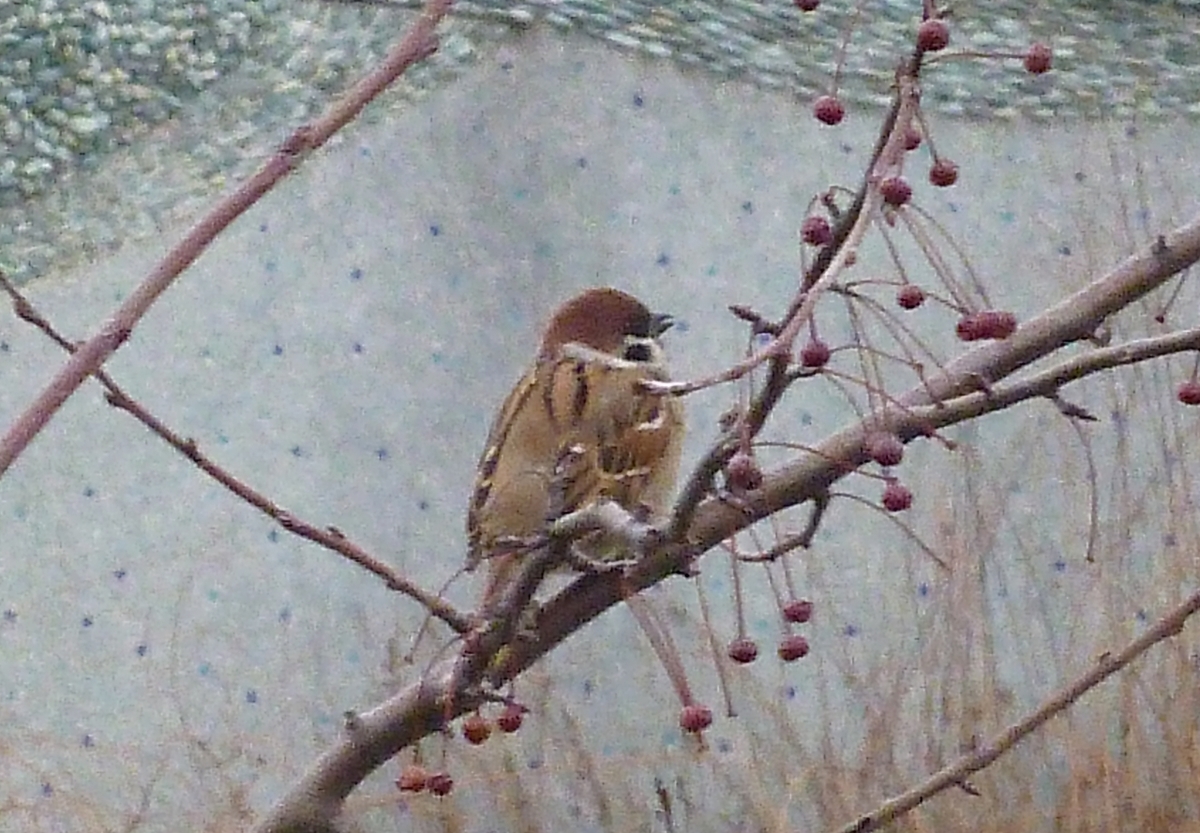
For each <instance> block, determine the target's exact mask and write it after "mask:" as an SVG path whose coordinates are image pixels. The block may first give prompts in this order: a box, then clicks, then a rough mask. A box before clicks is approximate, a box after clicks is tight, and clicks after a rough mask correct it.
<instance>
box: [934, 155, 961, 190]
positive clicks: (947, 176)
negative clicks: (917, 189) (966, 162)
mask: <svg viewBox="0 0 1200 833" xmlns="http://www.w3.org/2000/svg"><path fill="white" fill-rule="evenodd" d="M929 181H930V182H932V183H933V184H934V185H936V186H937V187H938V188H949V187H950V186H951V185H953V184H954V183H956V182H958V165H955V164H954V163H953V162H951V161H950V160H949V159H939V160H937V161H936V162H934V163H933V167H931V168H930V169H929Z"/></svg>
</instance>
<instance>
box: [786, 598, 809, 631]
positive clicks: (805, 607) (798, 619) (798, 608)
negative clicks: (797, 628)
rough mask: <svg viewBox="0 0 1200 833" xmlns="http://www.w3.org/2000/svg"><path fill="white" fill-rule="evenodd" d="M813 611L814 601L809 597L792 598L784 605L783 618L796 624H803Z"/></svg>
mask: <svg viewBox="0 0 1200 833" xmlns="http://www.w3.org/2000/svg"><path fill="white" fill-rule="evenodd" d="M812 613H813V603H812V602H810V601H809V600H808V599H792V600H791V601H790V602H788V603H787V604H785V605H784V606H783V618H784V619H786V620H787V621H789V622H791V623H792V624H795V625H803V624H804V623H805V622H807V621H808V620H809V619H811V618H812Z"/></svg>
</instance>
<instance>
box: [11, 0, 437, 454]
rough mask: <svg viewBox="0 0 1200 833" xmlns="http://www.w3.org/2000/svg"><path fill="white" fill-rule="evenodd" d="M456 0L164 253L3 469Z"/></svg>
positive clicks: (430, 8) (420, 55) (392, 74)
mask: <svg viewBox="0 0 1200 833" xmlns="http://www.w3.org/2000/svg"><path fill="white" fill-rule="evenodd" d="M450 4H451V0H429V2H428V3H427V4H426V6H425V9H424V10H423V11H422V12H421V14H420V16H419V17H418V18H417V20H416V21H415V22H414V23H413V25H412V27H411V28H410V29H409V30H408V32H407V34H405V36H404V38H403V39H402V40H401V41H400V42H399V43H398V44H397V45H396V46H395V47H393V48H392V50H391V51H390V52H389V53H388V55H387V57H385V58H384V60H383V62H382V63H381V64H380V65H379V66H378V67H376V68H375V69H374V70H372V71H371V72H370V73H368V74H367V75H366V76H365V77H364V78H362V79H361V80H360V81H359V82H358V83H356V84H355V85H354V86H353V87H351V88H350V90H349V91H347V92H346V93H345V94H344V95H343V96H342V97H341V98H339V99H338V100H337V101H335V102H334V103H333V104H332V105H331V106H330V107H329V109H328V110H326V111H325V113H324V114H322V115H321V117H320V118H318V119H317V120H316V121H314V122H312V123H310V124H303V125H301V126H300V127H298V128H297V129H296V131H295V132H294V133H292V135H291V136H289V137H288V138H287V139H286V140H285V141H284V142H283V144H282V145H280V147H279V150H277V151H276V152H275V154H274V155H273V156H272V157H271V158H270V159H268V160H267V162H266V163H265V164H264V165H263V166H262V167H261V168H259V170H258V171H257V172H256V173H255V174H254V175H253V176H251V177H250V179H248V180H246V181H245V182H244V183H242V184H241V185H240V186H238V187H237V189H235V190H234V192H233V193H232V194H230V195H229V196H227V197H225V198H224V199H222V200H221V201H220V202H219V203H217V205H216V206H215V207H214V208H213V209H212V211H210V212H209V213H208V214H206V215H205V216H204V217H202V218H201V219H200V221H199V222H198V223H196V225H195V226H193V227H192V229H191V231H189V232H188V233H187V235H186V236H185V237H184V238H183V240H181V241H180V242H179V243H177V244H176V245H175V247H174V248H172V249H171V251H170V252H168V253H167V255H166V257H164V258H163V259H162V260H161V261H160V262H159V264H158V265H157V266H156V267H155V268H154V271H152V272H151V273H150V274H149V275H148V276H147V277H146V279H145V280H143V281H142V283H141V284H140V285H139V286H138V287H137V289H135V290H134V291H133V292H132V293H131V294H130V296H129V297H128V298H127V299H126V300H125V302H124V303H123V304H121V306H119V307H118V308H117V310H116V312H114V313H113V315H112V317H111V318H109V320H108V321H106V322H105V323H104V324H103V325H102V326H101V328H100V332H98V333H96V335H94V336H92V337H91V338H90V339H88V340H87V341H86V342H84V343H83V344H81V345H80V346H79V349H77V350H76V351H75V352H74V353H73V354H72V355H71V357H70V358H69V359H68V360H67V363H66V364H65V365H64V366H63V367H62V369H61V370H59V371H58V373H57V374H55V376H54V378H53V379H51V380H50V383H49V384H48V385H47V386H46V387H45V388H44V389H43V390H42V392H41V393H40V394H38V396H37V398H35V399H34V400H33V402H32V403H30V405H29V406H28V407H27V408H26V409H25V411H24V412H23V413H22V414H21V415H20V416H19V417H17V419H16V421H15V422H13V424H12V425H11V426H10V427H9V429H8V431H7V433H5V435H4V437H3V438H0V476H3V475H4V473H5V472H7V471H8V470H9V468H10V467H11V466H12V464H13V462H14V461H16V459H17V457H18V456H20V454H21V452H22V451H24V450H25V448H26V447H28V445H29V443H30V442H31V441H32V440H33V438H34V437H36V436H37V434H38V432H40V431H41V430H42V429H43V428H44V427H46V423H48V422H49V421H50V418H51V417H53V416H54V414H55V413H57V412H58V409H59V408H61V407H62V405H63V403H64V402H66V401H67V399H68V398H69V397H70V396H71V395H72V394H73V393H75V391H77V390H78V389H79V386H80V385H82V384H83V382H84V380H85V379H87V377H88V376H90V375H91V374H92V373H94V372H95V371H97V370H99V369H100V367H101V366H102V365H103V364H104V362H105V361H107V360H108V358H109V357H110V356H111V355H112V354H113V353H115V352H116V351H117V349H118V348H119V347H120V346H121V345H122V344H124V343H125V342H126V341H127V340H128V339H129V336H130V335H131V334H132V333H133V328H134V327H136V326H137V324H138V322H139V321H140V320H141V319H142V316H144V315H145V314H146V312H147V311H148V310H149V309H150V307H151V306H152V305H153V304H154V302H155V301H156V300H158V297H159V296H160V295H162V293H163V292H165V291H166V289H167V287H169V286H170V285H171V284H172V283H173V282H174V280H175V278H177V277H178V276H179V275H180V273H182V272H183V270H185V269H186V268H187V267H188V266H190V265H191V264H192V263H193V262H194V261H195V260H196V258H198V257H200V255H201V254H202V253H203V252H204V250H205V249H207V248H208V246H209V244H210V243H212V241H213V240H214V239H216V237H217V235H218V234H220V233H221V232H223V231H224V230H225V229H226V228H227V227H228V226H229V224H230V223H232V222H233V221H234V220H236V219H237V218H238V217H239V216H241V215H242V214H243V213H244V212H245V211H246V210H247V209H249V208H250V206H252V205H254V204H255V203H256V202H258V200H259V199H260V198H261V197H262V196H263V195H264V194H266V193H267V192H268V191H270V190H271V189H272V188H274V187H275V186H276V185H278V184H279V182H280V181H281V180H283V178H284V177H286V176H287V175H288V174H290V173H292V171H294V170H296V169H297V168H299V167H300V165H301V164H302V163H303V162H304V160H305V158H306V157H307V156H308V155H309V154H311V153H312V151H314V150H316V149H317V148H319V147H321V145H323V144H325V142H327V141H328V140H329V138H330V137H331V136H333V134H335V133H336V132H337V131H339V130H340V129H342V128H343V127H345V126H346V124H347V123H349V122H350V121H351V120H352V119H353V118H354V117H355V116H357V115H358V114H359V112H360V111H361V110H362V109H363V108H364V107H365V106H367V104H368V103H370V102H371V100H372V99H374V98H375V96H377V95H379V93H380V92H382V91H383V90H384V89H386V88H387V87H388V86H389V85H390V84H391V83H392V82H393V81H395V80H396V79H397V78H398V77H400V75H401V73H403V72H404V71H405V70H406V69H408V68H409V67H410V66H412V65H413V64H415V63H417V62H418V61H422V60H424V59H425V58H428V57H429V56H430V55H432V54H433V53H434V52H435V51H436V50H437V36H436V35H435V33H434V29H435V27H436V26H437V24H438V22H439V21H440V20H441V19H442V18H443V17H444V16H445V14H446V12H447V11H448V10H449V8H450Z"/></svg>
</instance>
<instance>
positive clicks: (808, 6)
mask: <svg viewBox="0 0 1200 833" xmlns="http://www.w3.org/2000/svg"><path fill="white" fill-rule="evenodd" d="M793 2H794V5H795V6H796V8H797V9H799V10H800V11H802V12H815V11H816V10H817V6H819V5H821V0H793Z"/></svg>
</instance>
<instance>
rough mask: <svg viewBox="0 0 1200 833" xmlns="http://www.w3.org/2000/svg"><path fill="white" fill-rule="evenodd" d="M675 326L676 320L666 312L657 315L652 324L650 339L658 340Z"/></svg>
mask: <svg viewBox="0 0 1200 833" xmlns="http://www.w3.org/2000/svg"><path fill="white" fill-rule="evenodd" d="M674 324H675V318H674V317H673V316H671V315H668V314H667V313H665V312H660V313H657V314H656V315H655V316H654V318H653V319H652V321H651V324H650V337H651V338H658V337H659V336H660V335H662V334H663V333H665V332H666V331H667V330H669V329H671V327H672V326H673V325H674Z"/></svg>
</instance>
